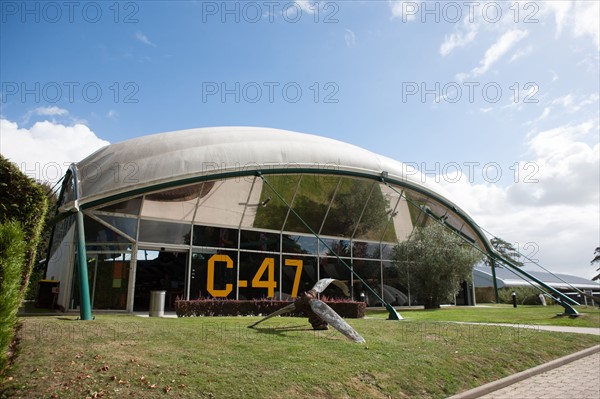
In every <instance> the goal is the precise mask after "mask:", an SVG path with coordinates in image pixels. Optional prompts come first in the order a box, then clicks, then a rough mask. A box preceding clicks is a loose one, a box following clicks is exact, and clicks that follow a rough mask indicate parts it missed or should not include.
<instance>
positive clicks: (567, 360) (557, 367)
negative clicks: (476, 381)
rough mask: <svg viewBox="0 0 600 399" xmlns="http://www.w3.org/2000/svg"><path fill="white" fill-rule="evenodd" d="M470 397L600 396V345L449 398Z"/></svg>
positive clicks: (564, 398) (559, 398) (547, 398)
mask: <svg viewBox="0 0 600 399" xmlns="http://www.w3.org/2000/svg"><path fill="white" fill-rule="evenodd" d="M520 327H522V326H520ZM547 327H550V326H547ZM594 330H595V329H594ZM554 331H556V330H554ZM471 398H484V399H529V398H532V399H534V398H544V399H570V398H577V399H588V398H589V399H598V398H600V345H596V346H594V347H592V348H588V349H585V350H583V351H580V352H576V353H573V354H571V355H568V356H564V357H561V358H559V359H556V360H553V361H551V362H548V363H545V364H542V365H540V366H537V367H534V368H531V369H529V370H525V371H522V372H520V373H517V374H513V375H511V376H508V377H506V378H502V379H500V380H498V381H494V382H491V383H489V384H485V385H482V386H480V387H477V388H475V389H471V390H469V391H466V392H462V393H460V394H457V395H454V396H452V397H450V398H449V399H471Z"/></svg>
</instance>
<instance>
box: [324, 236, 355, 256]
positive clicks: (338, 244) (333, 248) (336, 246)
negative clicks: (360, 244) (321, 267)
mask: <svg viewBox="0 0 600 399" xmlns="http://www.w3.org/2000/svg"><path fill="white" fill-rule="evenodd" d="M319 254H320V255H321V256H333V257H335V255H337V256H341V257H350V241H349V240H339V239H335V238H324V239H322V240H321V241H320V242H319Z"/></svg>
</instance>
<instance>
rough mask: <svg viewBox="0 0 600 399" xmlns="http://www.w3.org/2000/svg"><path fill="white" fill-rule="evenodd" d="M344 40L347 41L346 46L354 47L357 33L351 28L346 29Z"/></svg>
mask: <svg viewBox="0 0 600 399" xmlns="http://www.w3.org/2000/svg"><path fill="white" fill-rule="evenodd" d="M344 40H345V41H346V47H354V45H356V35H355V34H354V32H352V31H351V30H350V29H346V33H344Z"/></svg>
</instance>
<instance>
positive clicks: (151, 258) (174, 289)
mask: <svg viewBox="0 0 600 399" xmlns="http://www.w3.org/2000/svg"><path fill="white" fill-rule="evenodd" d="M187 256H188V253H187V252H171V251H164V250H163V251H151V250H139V251H138V253H137V265H136V274H135V276H136V277H135V298H134V309H135V310H147V309H149V305H150V292H151V291H153V290H161V291H165V309H167V310H172V309H174V306H175V300H176V299H177V297H179V298H184V297H185V289H184V288H185V281H186V279H185V276H186V270H187Z"/></svg>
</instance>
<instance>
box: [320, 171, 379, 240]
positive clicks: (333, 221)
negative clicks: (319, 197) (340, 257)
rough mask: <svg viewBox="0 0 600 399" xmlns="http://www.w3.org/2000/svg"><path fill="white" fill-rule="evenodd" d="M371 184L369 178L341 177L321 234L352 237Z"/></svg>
mask: <svg viewBox="0 0 600 399" xmlns="http://www.w3.org/2000/svg"><path fill="white" fill-rule="evenodd" d="M372 186H373V181H370V180H363V179H355V178H343V179H342V182H341V184H340V187H339V190H338V192H337V195H336V196H335V199H334V200H333V203H332V205H331V209H330V210H329V214H328V215H327V219H326V220H325V224H324V226H323V230H322V231H321V234H323V235H329V236H340V237H352V234H353V233H354V229H355V228H356V224H357V222H358V221H359V219H360V215H361V213H362V211H363V209H364V207H365V203H366V202H367V199H368V198H369V193H370V192H371V187H372Z"/></svg>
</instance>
